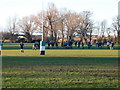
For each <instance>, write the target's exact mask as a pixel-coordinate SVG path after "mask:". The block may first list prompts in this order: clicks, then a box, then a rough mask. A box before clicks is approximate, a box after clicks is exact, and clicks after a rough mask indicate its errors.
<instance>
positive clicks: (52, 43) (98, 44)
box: [20, 40, 114, 53]
mask: <svg viewBox="0 0 120 90" xmlns="http://www.w3.org/2000/svg"><path fill="white" fill-rule="evenodd" d="M47 44H48V49H49V48H50V46H52V48H54V47H55V46H56V47H57V48H58V42H55V41H53V40H51V41H50V42H48V43H47ZM73 44H74V45H75V47H78V48H82V49H84V45H85V43H84V42H82V41H75V42H73V41H64V42H62V43H61V46H62V47H65V48H72V47H73ZM86 45H87V46H88V49H90V48H91V47H92V45H93V43H92V42H90V41H89V42H86ZM106 45H107V47H108V49H110V50H112V49H113V47H114V42H109V41H107V43H106ZM103 46H104V43H103V42H96V48H102V47H103ZM20 48H21V52H22V53H24V50H23V48H24V44H23V43H22V42H21V43H20ZM37 48H40V44H39V42H38V41H35V43H34V44H33V46H32V49H33V50H36V49H37Z"/></svg>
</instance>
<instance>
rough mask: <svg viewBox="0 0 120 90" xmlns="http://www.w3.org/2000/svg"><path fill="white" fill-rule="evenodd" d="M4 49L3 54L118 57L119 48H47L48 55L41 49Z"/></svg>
mask: <svg viewBox="0 0 120 90" xmlns="http://www.w3.org/2000/svg"><path fill="white" fill-rule="evenodd" d="M24 51H25V53H21V52H20V50H9V51H8V50H3V52H2V54H3V56H30V57H118V50H75V49H73V50H70V49H62V50H61V49H58V50H46V55H45V56H41V55H40V51H39V50H36V51H35V50H27V49H25V50H24Z"/></svg>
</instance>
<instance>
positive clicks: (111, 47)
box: [110, 42, 114, 50]
mask: <svg viewBox="0 0 120 90" xmlns="http://www.w3.org/2000/svg"><path fill="white" fill-rule="evenodd" d="M113 47H114V42H111V44H110V50H112V49H113Z"/></svg>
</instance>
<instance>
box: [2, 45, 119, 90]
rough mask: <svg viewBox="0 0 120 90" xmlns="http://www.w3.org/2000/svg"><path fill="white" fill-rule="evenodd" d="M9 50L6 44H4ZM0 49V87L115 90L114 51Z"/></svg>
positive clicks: (116, 84) (116, 59) (115, 52)
mask: <svg viewBox="0 0 120 90" xmlns="http://www.w3.org/2000/svg"><path fill="white" fill-rule="evenodd" d="M8 48H9V45H8ZM39 53H40V51H39V50H36V51H34V50H30V49H25V53H24V54H23V53H21V52H20V50H19V49H10V50H3V52H2V62H3V68H2V69H3V70H2V74H3V88H118V87H119V85H118V50H106V49H102V50H94V49H91V50H88V49H85V50H82V49H55V50H54V49H47V50H46V55H45V56H41V55H39Z"/></svg>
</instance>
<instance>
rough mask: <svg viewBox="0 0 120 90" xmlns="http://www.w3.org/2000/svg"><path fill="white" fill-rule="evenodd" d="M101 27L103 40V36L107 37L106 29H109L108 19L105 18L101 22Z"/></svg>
mask: <svg viewBox="0 0 120 90" xmlns="http://www.w3.org/2000/svg"><path fill="white" fill-rule="evenodd" d="M100 29H101V37H102V40H103V38H104V37H105V32H106V29H107V22H106V20H103V21H102V22H101V27H100Z"/></svg>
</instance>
